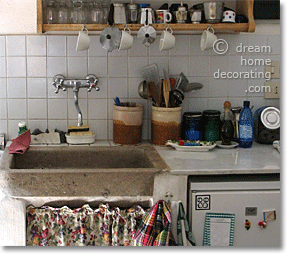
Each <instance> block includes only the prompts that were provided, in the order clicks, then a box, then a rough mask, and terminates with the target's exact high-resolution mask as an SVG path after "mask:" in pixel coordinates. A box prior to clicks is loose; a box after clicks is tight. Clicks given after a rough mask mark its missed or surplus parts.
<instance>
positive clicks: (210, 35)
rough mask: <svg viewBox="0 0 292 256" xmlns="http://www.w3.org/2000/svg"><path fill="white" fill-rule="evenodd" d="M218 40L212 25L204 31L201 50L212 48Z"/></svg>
mask: <svg viewBox="0 0 292 256" xmlns="http://www.w3.org/2000/svg"><path fill="white" fill-rule="evenodd" d="M216 40H217V36H216V35H215V34H214V29H213V28H212V27H208V28H207V29H206V30H204V31H203V34H202V36H201V44H200V46H201V50H202V51H205V50H210V49H212V48H213V44H214V42H215V41H216Z"/></svg>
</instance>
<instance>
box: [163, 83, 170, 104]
mask: <svg viewBox="0 0 292 256" xmlns="http://www.w3.org/2000/svg"><path fill="white" fill-rule="evenodd" d="M169 91H170V90H169V82H168V80H167V79H165V80H164V81H163V97H164V102H165V107H167V108H168V102H169Z"/></svg>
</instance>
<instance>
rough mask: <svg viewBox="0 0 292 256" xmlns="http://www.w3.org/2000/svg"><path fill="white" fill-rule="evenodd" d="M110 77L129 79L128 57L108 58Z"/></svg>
mask: <svg viewBox="0 0 292 256" xmlns="http://www.w3.org/2000/svg"><path fill="white" fill-rule="evenodd" d="M108 75H109V77H127V76H128V58H127V57H109V58H108Z"/></svg>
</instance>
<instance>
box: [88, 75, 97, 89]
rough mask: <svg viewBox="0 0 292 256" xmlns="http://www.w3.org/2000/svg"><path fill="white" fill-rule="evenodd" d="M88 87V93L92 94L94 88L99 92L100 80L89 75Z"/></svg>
mask: <svg viewBox="0 0 292 256" xmlns="http://www.w3.org/2000/svg"><path fill="white" fill-rule="evenodd" d="M86 79H87V85H88V89H87V91H88V92H91V90H92V88H93V87H95V90H96V91H99V87H98V86H97V84H98V78H97V77H96V76H95V75H87V76H86Z"/></svg>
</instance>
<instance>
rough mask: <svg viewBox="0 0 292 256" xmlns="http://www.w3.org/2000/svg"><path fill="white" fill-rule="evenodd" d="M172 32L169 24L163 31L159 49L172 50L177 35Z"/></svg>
mask: <svg viewBox="0 0 292 256" xmlns="http://www.w3.org/2000/svg"><path fill="white" fill-rule="evenodd" d="M172 33H173V31H172V29H171V28H170V27H169V26H167V28H166V29H165V30H163V31H162V33H161V36H160V41H159V51H166V50H170V49H172V48H173V47H174V45H175V36H174V35H173V34H172Z"/></svg>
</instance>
